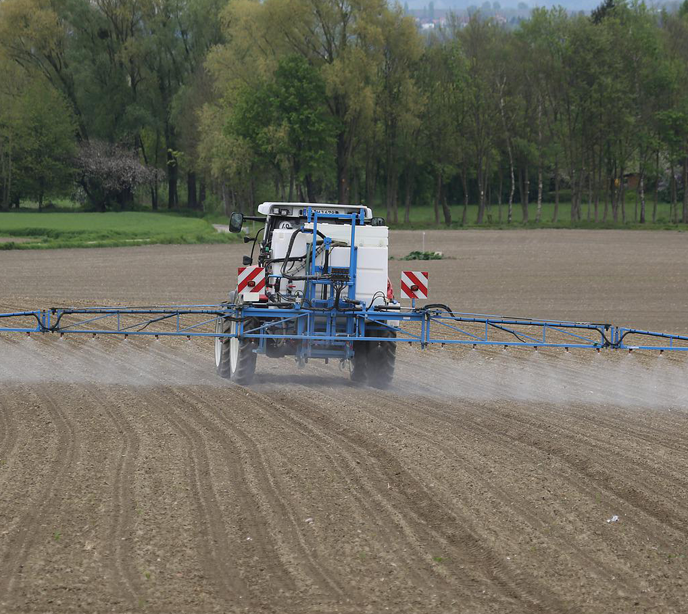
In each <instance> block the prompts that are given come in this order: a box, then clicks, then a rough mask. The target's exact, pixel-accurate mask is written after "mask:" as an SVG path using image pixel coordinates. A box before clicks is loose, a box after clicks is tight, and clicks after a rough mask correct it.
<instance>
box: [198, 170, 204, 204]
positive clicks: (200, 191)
mask: <svg viewBox="0 0 688 614" xmlns="http://www.w3.org/2000/svg"><path fill="white" fill-rule="evenodd" d="M198 208H199V209H200V210H201V211H203V209H204V208H205V179H203V177H202V176H201V181H200V185H199V188H198Z"/></svg>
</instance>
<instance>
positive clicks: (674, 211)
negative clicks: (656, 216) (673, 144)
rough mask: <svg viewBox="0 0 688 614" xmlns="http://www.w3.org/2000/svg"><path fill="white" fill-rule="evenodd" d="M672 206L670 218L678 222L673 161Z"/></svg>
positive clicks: (672, 165)
mask: <svg viewBox="0 0 688 614" xmlns="http://www.w3.org/2000/svg"><path fill="white" fill-rule="evenodd" d="M670 181H671V207H670V209H669V219H670V221H671V222H672V223H673V224H675V223H676V172H675V170H674V162H673V160H672V161H671V180H670Z"/></svg>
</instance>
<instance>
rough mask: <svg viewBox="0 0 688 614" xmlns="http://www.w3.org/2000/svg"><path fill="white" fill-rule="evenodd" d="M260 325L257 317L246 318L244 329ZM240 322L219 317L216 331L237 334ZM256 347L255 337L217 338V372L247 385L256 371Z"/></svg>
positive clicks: (242, 384)
mask: <svg viewBox="0 0 688 614" xmlns="http://www.w3.org/2000/svg"><path fill="white" fill-rule="evenodd" d="M257 326H258V321H257V320H256V319H255V318H248V319H246V320H244V329H249V330H250V329H253V328H256V327H257ZM238 330H239V323H238V322H233V321H232V320H225V319H223V318H221V317H219V318H218V319H217V324H216V325H215V331H216V332H218V333H219V332H222V333H232V334H236V332H237V331H238ZM255 347H256V340H255V339H244V338H241V337H231V338H229V339H221V338H216V339H215V367H216V369H217V374H218V375H219V376H220V377H224V378H225V379H229V380H232V381H233V382H234V383H236V384H239V385H240V386H247V385H248V384H250V383H251V381H252V380H253V376H254V374H255V372H256V358H257V354H256V353H255V352H254V351H253V350H254V348H255Z"/></svg>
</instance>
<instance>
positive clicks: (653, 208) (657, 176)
mask: <svg viewBox="0 0 688 614" xmlns="http://www.w3.org/2000/svg"><path fill="white" fill-rule="evenodd" d="M659 178H660V175H659V149H658V150H657V174H656V175H655V199H654V202H653V204H652V223H653V224H654V223H655V222H656V221H657V203H658V202H659Z"/></svg>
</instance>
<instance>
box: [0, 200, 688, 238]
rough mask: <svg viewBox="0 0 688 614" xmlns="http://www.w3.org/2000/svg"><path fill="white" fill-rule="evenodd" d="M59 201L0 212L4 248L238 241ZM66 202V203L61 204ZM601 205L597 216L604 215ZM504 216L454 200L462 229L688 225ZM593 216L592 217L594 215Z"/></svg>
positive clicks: (197, 223) (181, 219)
mask: <svg viewBox="0 0 688 614" xmlns="http://www.w3.org/2000/svg"><path fill="white" fill-rule="evenodd" d="M68 204H69V203H68V202H67V203H61V206H60V211H44V212H42V213H38V212H37V211H35V210H31V209H28V210H27V209H23V210H20V211H13V212H1V213H0V250H8V249H48V248H57V247H115V246H123V245H145V244H164V243H227V242H230V241H233V240H236V239H235V237H233V235H229V234H224V233H218V232H216V230H215V229H214V228H213V226H212V224H226V223H227V218H226V216H225V215H223V214H221V213H217V212H214V213H207V214H205V215H204V216H203V217H199V215H203V214H199V212H192V211H188V212H187V211H180V212H176V213H169V212H152V211H126V212H108V213H90V212H81V211H74V210H73V209H72V210H70V208H69V207H68V206H66V205H68ZM63 205H64V206H63ZM373 209H374V213H375V215H379V216H382V217H387V215H386V213H387V212H386V210H385V209H384V208H383V207H374V208H373ZM602 211H603V207H602V206H601V207H600V212H599V217H600V219H601V217H602ZM501 213H502V215H501V219H500V216H499V208H498V207H497V205H492V206H491V208H490V210H489V211H488V212H487V215H486V218H485V221H484V222H483V224H480V225H478V224H476V218H477V214H478V207H477V205H469V206H468V216H467V223H466V224H465V225H462V224H461V218H462V214H463V206H461V205H452V206H451V214H452V224H451V228H452V229H460V228H492V229H506V228H590V229H594V228H605V229H608V228H624V229H645V230H662V229H671V230H676V229H688V224H674V223H672V222H671V221H670V218H671V216H670V207H669V204H668V203H660V204H659V207H658V212H657V221H656V222H655V223H652V222H651V221H650V220H651V216H652V203H651V202H648V204H647V217H648V222H646V223H645V224H640V223H638V222H636V221H635V203H634V202H633V199H632V198H631V199H630V200H629V201H628V202H627V204H626V222H625V223H623V222H621V221H619V222H618V223H616V224H615V223H614V222H613V221H612V220H611V212H610V213H609V215H608V220H607V221H606V222H602V221H598V222H594V221H587V205H586V204H584V205H583V212H582V215H583V220H581V221H580V222H571V216H570V213H571V205H570V203H560V205H559V217H558V221H557V222H556V223H553V222H552V218H553V214H554V203H543V205H542V216H541V220H540V222H539V223H536V222H535V215H536V205H535V204H531V205H530V206H529V214H530V215H529V221H528V223H527V224H524V223H523V212H522V209H521V206H520V204H515V205H514V207H513V220H512V222H511V224H508V223H507V221H506V219H507V207H506V205H502V211H501ZM591 217H592V216H591ZM403 219H404V210H403V208H401V207H400V209H399V220H400V223H398V224H394V223H391V220H389V219H388V220H387V221H388V222H390V224H389V225H390V227H392V228H397V229H431V228H446V226H445V224H444V216H443V215H442V213H441V212H440V224H439V225H438V224H436V223H435V214H434V210H433V208H432V207H418V206H416V207H413V208H412V209H411V216H410V219H411V221H410V224H404V223H403ZM258 227H259V226H256V225H254V224H249V225H248V227H247V230H248V231H249V232H250V233H251V234H252V235H253V234H254V233H255V232H256V231H257V229H258Z"/></svg>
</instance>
